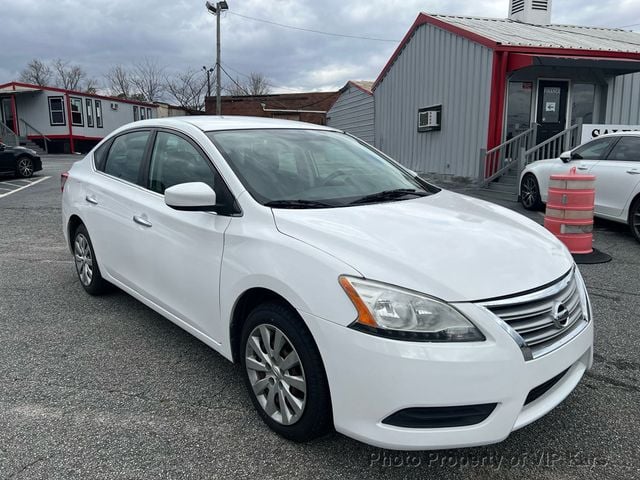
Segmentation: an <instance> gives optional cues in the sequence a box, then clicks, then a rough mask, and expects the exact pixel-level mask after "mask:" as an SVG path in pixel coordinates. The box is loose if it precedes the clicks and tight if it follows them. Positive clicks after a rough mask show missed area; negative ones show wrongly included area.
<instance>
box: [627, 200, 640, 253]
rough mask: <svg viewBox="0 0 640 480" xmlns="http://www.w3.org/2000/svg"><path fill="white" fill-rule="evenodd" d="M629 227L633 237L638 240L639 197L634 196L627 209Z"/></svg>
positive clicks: (639, 219)
mask: <svg viewBox="0 0 640 480" xmlns="http://www.w3.org/2000/svg"><path fill="white" fill-rule="evenodd" d="M629 228H630V229H631V234H632V235H633V236H634V238H635V239H636V240H637V241H638V242H640V197H638V198H636V200H635V201H634V202H633V203H632V204H631V208H630V209H629Z"/></svg>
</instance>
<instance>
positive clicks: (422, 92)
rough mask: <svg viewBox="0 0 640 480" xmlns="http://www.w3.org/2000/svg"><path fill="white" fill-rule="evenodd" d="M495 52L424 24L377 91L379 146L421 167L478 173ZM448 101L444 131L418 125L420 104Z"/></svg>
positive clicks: (450, 172) (474, 175) (441, 171)
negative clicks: (422, 127)
mask: <svg viewBox="0 0 640 480" xmlns="http://www.w3.org/2000/svg"><path fill="white" fill-rule="evenodd" d="M492 65H493V52H492V51H491V50H490V49H489V48H486V47H484V46H482V45H480V44H478V43H475V42H472V41H470V40H467V39H465V38H462V37H460V36H457V35H453V34H452V33H449V32H447V31H445V30H442V29H440V28H437V27H435V26H433V25H428V24H426V25H422V26H421V27H419V28H418V29H417V30H416V32H415V33H414V35H413V37H412V38H411V39H410V40H409V42H408V44H407V45H406V46H405V48H404V50H403V51H402V52H401V53H400V55H399V56H398V57H397V59H396V61H395V63H394V64H393V65H392V66H391V69H390V70H389V72H387V74H386V76H385V77H384V79H383V80H382V82H381V83H380V84H379V85H378V87H377V88H376V90H375V91H374V97H375V132H376V146H377V147H378V148H380V149H381V150H382V151H384V152H385V153H387V154H388V155H390V156H391V157H393V158H395V159H396V160H398V161H399V162H401V163H403V164H404V165H406V166H407V167H409V168H411V169H413V170H416V171H418V172H429V173H438V174H444V175H455V176H460V177H467V178H474V179H475V178H477V176H478V171H479V169H478V166H479V153H480V149H481V148H485V147H486V143H487V134H488V120H489V103H490V90H491V71H492ZM439 104H442V108H443V114H442V116H443V118H442V120H443V124H442V130H441V131H435V132H423V133H419V132H418V131H417V117H418V109H419V108H421V107H429V106H432V105H439Z"/></svg>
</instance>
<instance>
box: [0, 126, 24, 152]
mask: <svg viewBox="0 0 640 480" xmlns="http://www.w3.org/2000/svg"><path fill="white" fill-rule="evenodd" d="M6 137H9V138H13V142H10V141H9V140H7V138H6ZM0 138H1V139H2V141H3V142H4V143H6V144H7V145H10V146H13V147H16V146H18V145H19V144H20V142H19V141H18V135H16V132H14V131H13V130H11V129H10V128H9V127H7V126H6V125H5V124H4V123H2V122H0Z"/></svg>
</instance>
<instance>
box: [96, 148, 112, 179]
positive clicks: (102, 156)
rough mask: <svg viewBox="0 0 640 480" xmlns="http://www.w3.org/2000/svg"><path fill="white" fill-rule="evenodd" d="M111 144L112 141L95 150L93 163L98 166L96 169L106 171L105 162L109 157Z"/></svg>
mask: <svg viewBox="0 0 640 480" xmlns="http://www.w3.org/2000/svg"><path fill="white" fill-rule="evenodd" d="M109 145H111V142H106V143H103V144H102V145H100V146H99V147H98V148H96V150H95V152H93V163H94V165H95V166H96V170H100V171H101V172H104V162H105V160H106V159H107V152H108V151H109Z"/></svg>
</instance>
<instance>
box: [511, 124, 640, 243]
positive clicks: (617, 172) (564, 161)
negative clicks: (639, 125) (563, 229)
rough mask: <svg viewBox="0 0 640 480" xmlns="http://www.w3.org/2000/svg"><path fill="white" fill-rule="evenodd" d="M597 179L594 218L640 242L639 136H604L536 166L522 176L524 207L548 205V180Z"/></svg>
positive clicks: (528, 169) (539, 162)
mask: <svg viewBox="0 0 640 480" xmlns="http://www.w3.org/2000/svg"><path fill="white" fill-rule="evenodd" d="M571 167H576V170H577V173H583V174H590V175H595V176H596V204H595V212H594V213H595V215H596V216H597V217H602V218H606V219H609V220H613V221H616V222H621V223H626V224H628V225H629V227H630V229H631V232H632V234H633V235H634V237H635V238H636V239H637V240H638V241H640V135H638V133H637V132H628V133H613V134H609V135H602V136H601V137H598V138H596V139H595V140H591V141H590V142H588V143H585V144H583V145H581V146H579V147H577V148H575V149H573V150H571V151H569V152H564V153H563V154H562V155H560V157H559V158H553V159H549V160H540V161H538V162H533V163H531V164H529V165H527V167H526V168H525V169H524V171H523V172H522V174H521V176H520V190H519V196H520V201H521V202H522V205H523V206H524V207H525V208H527V209H529V210H535V209H539V208H541V207H542V205H543V203H546V201H547V195H548V190H549V177H550V176H551V175H554V174H558V173H568V172H569V169H570V168H571Z"/></svg>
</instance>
